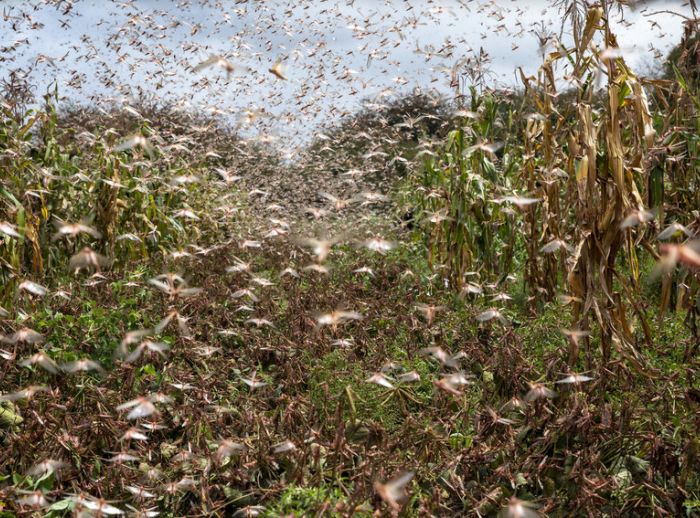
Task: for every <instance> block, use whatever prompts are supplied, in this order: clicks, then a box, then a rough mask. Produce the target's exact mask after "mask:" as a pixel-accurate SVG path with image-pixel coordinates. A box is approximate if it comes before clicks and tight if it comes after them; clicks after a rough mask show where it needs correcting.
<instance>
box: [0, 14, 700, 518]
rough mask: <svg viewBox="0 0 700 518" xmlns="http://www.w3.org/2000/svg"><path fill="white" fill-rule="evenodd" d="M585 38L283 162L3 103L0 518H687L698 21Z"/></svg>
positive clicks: (699, 484) (171, 125) (263, 152)
mask: <svg viewBox="0 0 700 518" xmlns="http://www.w3.org/2000/svg"><path fill="white" fill-rule="evenodd" d="M574 4H575V5H579V4H578V3H577V2H574ZM609 9H612V7H611V6H610V5H609V4H608V3H607V2H603V3H602V4H595V5H592V6H591V7H589V8H587V9H585V10H583V11H582V12H580V13H579V14H578V15H577V16H571V17H569V18H567V19H566V20H565V23H571V24H572V26H571V28H570V30H571V32H572V34H573V41H572V44H571V45H570V46H569V47H566V46H564V45H560V46H559V47H555V48H553V49H551V51H550V52H549V53H548V54H547V55H546V56H544V58H545V59H544V61H543V62H542V65H541V67H540V68H539V70H538V72H537V74H535V75H528V74H527V73H525V72H524V71H523V70H522V69H521V70H520V86H519V88H516V89H501V88H490V87H489V85H488V84H484V83H483V82H482V80H481V79H480V78H479V77H476V76H474V75H473V74H472V75H470V74H469V73H468V72H465V71H463V70H462V71H460V69H458V68H455V71H454V82H453V85H452V86H453V87H454V96H445V95H442V96H440V95H432V94H429V93H425V92H414V93H412V94H407V95H405V96H400V97H396V98H394V99H392V100H389V101H386V102H383V103H382V104H381V105H377V104H376V103H371V102H367V103H365V105H364V107H363V108H361V109H359V110H358V111H357V112H355V113H353V114H351V115H348V116H347V117H345V118H343V119H342V120H340V121H333V122H330V123H328V124H327V125H326V127H324V128H321V129H320V130H319V131H318V132H317V133H316V134H315V137H314V138H313V139H311V140H310V141H309V142H308V143H307V144H306V145H305V146H304V148H303V150H301V151H300V152H299V153H298V154H297V155H296V156H295V157H294V159H293V160H290V159H288V157H287V158H285V157H282V156H280V154H279V153H278V152H277V151H276V149H275V147H274V146H273V145H267V144H266V143H265V142H264V141H261V140H254V139H249V138H246V137H245V136H243V135H241V133H240V132H239V129H238V128H236V127H232V126H230V125H226V124H225V123H222V121H221V120H220V119H217V118H215V117H213V116H209V115H206V114H201V113H199V114H198V113H196V112H193V111H187V110H181V109H179V108H176V107H173V106H172V105H171V104H168V103H167V102H165V101H162V100H159V99H157V98H152V99H142V100H140V101H138V102H134V103H132V104H131V105H129V106H128V107H127V108H124V107H123V106H119V105H113V106H102V107H97V106H93V105H89V104H86V105H72V106H66V105H65V104H62V103H60V102H59V90H58V88H56V89H54V90H51V91H48V92H47V93H46V94H45V95H44V96H43V97H42V98H41V99H39V100H38V101H37V100H36V99H33V100H31V95H30V92H29V91H28V90H27V89H26V88H25V87H24V86H23V85H22V84H21V81H19V80H18V78H17V77H16V76H14V75H10V76H8V77H5V78H4V83H3V84H2V88H1V90H2V92H1V93H2V96H1V97H0V276H1V279H2V282H1V283H0V365H1V368H0V446H1V447H0V517H3V518H4V517H11V516H49V517H59V516H108V515H122V514H126V515H129V516H158V515H159V516H173V517H174V516H188V517H195V516H202V517H203V516H235V517H247V516H266V517H267V516H269V517H277V516H317V517H321V516H339V517H340V516H367V517H370V516H416V517H418V516H421V517H422V516H501V517H508V518H534V517H537V516H550V517H565V516H567V517H568V516H591V517H592V516H610V517H616V516H630V517H635V516H639V517H645V516H688V517H690V516H700V432H699V430H700V381H699V380H698V376H697V372H698V368H699V367H700V355H699V353H700V329H698V317H699V316H700V292H699V291H698V289H699V287H700V282H699V281H700V274H699V273H700V239H699V238H698V234H699V233H700V176H699V174H698V165H699V164H700V149H699V148H698V138H699V137H698V131H699V130H700V127H699V124H700V123H699V122H698V121H699V120H700V119H699V118H698V110H699V109H700V89H699V87H700V74H699V73H698V68H697V67H698V65H697V59H698V56H700V50H699V49H698V36H697V23H695V22H696V20H689V21H687V22H686V25H685V27H686V28H685V34H684V36H683V39H682V41H681V42H680V43H678V45H677V46H676V47H675V49H674V50H673V52H672V53H671V55H669V56H667V57H666V58H665V61H664V65H663V67H662V68H663V70H661V69H660V70H659V71H658V74H657V75H656V76H653V77H651V76H650V77H647V76H642V75H637V74H636V73H635V71H634V70H632V69H631V67H630V66H629V65H628V63H627V62H626V60H625V57H624V52H621V51H620V48H621V45H618V43H617V39H616V37H615V35H614V33H613V29H612V27H611V25H610V24H609V23H608V18H609V16H612V15H611V14H610V12H609ZM621 43H622V42H621ZM222 59H223V58H216V59H210V60H208V61H205V62H203V63H201V64H200V65H199V68H200V69H202V70H206V69H211V68H212V67H219V68H222V69H223V70H224V72H225V73H227V74H228V73H230V71H229V69H228V68H227V66H228V65H227V63H228V61H226V60H223V62H222V61H221V60H222ZM469 66H471V65H469ZM280 67H281V65H280V64H279V63H275V64H274V65H273V66H272V68H271V69H270V70H269V72H270V74H273V75H274V77H275V78H276V80H279V81H285V80H286V77H285V76H284V71H283V69H282V68H280ZM195 69H197V67H195ZM562 69H565V70H567V73H566V74H564V73H563V72H562Z"/></svg>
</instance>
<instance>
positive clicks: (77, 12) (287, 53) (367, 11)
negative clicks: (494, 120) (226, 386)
mask: <svg viewBox="0 0 700 518" xmlns="http://www.w3.org/2000/svg"><path fill="white" fill-rule="evenodd" d="M555 3H556V2H547V1H544V0H532V1H523V0H520V1H512V0H494V1H492V2H484V1H481V0H471V1H470V0H461V1H458V0H446V1H442V2H437V1H429V0H424V1H417V0H410V1H381V0H355V1H350V0H349V1H345V0H342V1H325V2H322V1H313V2H312V1H301V2H296V3H295V4H294V7H288V4H287V3H286V2H280V1H254V2H253V1H251V2H241V1H239V2H233V1H226V2H223V1H215V0H207V1H201V2H200V1H194V0H192V1H188V0H178V1H167V0H140V1H132V2H122V1H112V0H101V1H100V0H74V1H73V2H72V9H71V10H70V12H68V13H64V10H65V9H66V7H67V5H68V3H67V2H59V1H51V2H37V1H33V2H22V1H14V0H11V1H9V2H7V1H6V2H3V4H2V6H3V14H4V15H5V16H4V17H3V19H2V21H0V35H1V38H2V42H1V43H2V45H1V46H2V47H13V45H14V44H15V43H16V42H19V43H18V44H17V45H16V48H14V49H12V50H11V51H8V50H7V49H6V51H5V52H3V54H2V56H3V58H4V61H3V62H2V64H1V66H0V76H5V75H6V74H7V72H8V71H9V70H11V69H14V68H18V67H19V68H22V69H23V70H25V71H29V76H28V77H29V80H30V82H31V83H32V84H34V85H35V86H36V91H37V93H41V92H43V91H44V90H45V89H46V87H47V86H48V85H49V84H51V83H53V82H54V81H57V82H58V85H59V92H60V94H61V95H62V96H63V97H64V98H65V99H70V100H77V101H79V102H86V101H92V102H95V103H97V104H105V103H107V102H110V101H116V102H117V103H118V104H119V103H129V102H130V98H132V96H138V95H140V94H141V93H146V94H149V95H156V96H159V97H165V98H168V99H171V100H174V101H177V102H179V103H180V104H181V105H182V106H183V107H187V108H189V109H195V110H202V111H209V112H213V113H217V114H219V115H221V116H222V117H224V118H226V119H228V120H232V121H239V120H241V118H242V117H243V116H244V115H245V113H246V110H260V109H264V110H265V112H266V113H267V114H271V115H273V117H261V118H259V119H257V121H256V122H255V123H254V125H255V126H256V128H257V129H256V130H255V131H259V132H262V133H264V134H266V135H272V136H273V137H276V138H278V139H282V140H287V141H290V142H292V141H296V140H298V139H299V138H302V137H303V136H308V134H310V133H311V132H312V131H313V128H316V127H318V126H319V125H320V124H324V123H327V122H330V121H333V120H336V119H337V118H338V117H340V116H341V115H343V114H344V113H347V112H352V111H353V110H355V109H357V107H358V106H359V101H360V99H362V98H366V97H372V96H376V95H378V94H381V95H387V96H388V95H391V93H392V92H407V91H410V90H411V89H412V88H414V87H420V88H422V89H424V90H428V89H436V90H438V91H441V92H445V93H448V92H449V91H450V88H449V82H450V70H451V68H452V66H453V65H454V64H455V63H456V62H457V60H458V59H460V58H462V57H464V56H468V55H470V54H471V53H473V52H478V51H479V49H480V48H483V49H484V50H485V51H486V52H487V53H488V55H489V56H490V64H489V68H490V70H492V72H493V76H492V81H493V83H494V84H501V85H508V86H517V84H518V83H517V78H516V75H515V73H514V70H515V69H516V67H518V66H522V67H523V68H524V69H525V70H526V72H530V73H532V72H535V71H536V69H537V67H538V66H539V63H540V55H541V53H540V50H539V45H538V39H537V37H536V35H535V32H537V31H540V32H541V31H542V30H545V31H552V32H555V33H558V32H559V28H560V23H561V13H560V12H559V11H558V10H557V9H556V8H555V7H554V6H553V5H554V4H555ZM662 9H663V10H673V11H677V12H678V13H681V14H685V15H688V14H689V7H688V6H687V5H684V2H682V1H667V2H651V3H647V4H646V5H644V6H643V7H640V8H638V9H636V10H634V11H629V10H628V11H627V12H626V16H625V17H626V24H622V23H620V22H617V23H615V27H616V32H617V34H618V41H619V43H620V45H621V46H622V48H623V49H624V51H625V55H626V57H627V59H628V61H629V62H630V63H631V64H632V66H633V67H636V68H637V69H642V70H646V69H647V68H648V67H649V66H650V65H652V64H653V63H655V62H658V58H657V57H655V55H654V52H653V51H652V50H650V47H651V46H653V47H655V48H657V49H659V50H660V51H661V52H662V53H664V54H665V53H666V52H667V51H668V49H669V48H670V46H672V45H673V44H675V43H677V42H678V41H679V39H680V36H681V33H682V18H680V17H678V16H674V15H672V14H668V13H661V14H656V15H654V16H649V14H650V13H651V12H654V11H658V10H662ZM23 12H24V13H26V14H27V15H28V16H29V18H28V17H27V16H23V15H22V13H23ZM32 24H39V26H35V28H31V25H32ZM13 25H14V28H13ZM211 54H221V55H225V56H226V57H227V58H228V59H229V60H230V61H231V62H232V63H233V64H234V66H235V67H236V68H237V71H236V72H235V73H234V74H233V75H232V76H231V77H230V78H229V79H228V80H227V79H226V74H225V72H224V71H223V70H221V69H218V68H216V67H212V68H209V69H207V70H204V71H201V72H199V73H194V72H193V71H192V70H191V67H192V66H194V65H196V64H197V63H199V62H201V61H202V60H204V59H206V58H207V57H208V56H209V55H211ZM278 58H281V59H282V61H283V63H285V65H286V71H285V74H286V75H287V77H288V80H287V81H280V80H279V79H277V78H275V77H274V76H272V75H271V74H269V73H268V72H267V69H268V68H269V67H270V66H271V65H272V64H273V63H274V62H275V60H276V59H278Z"/></svg>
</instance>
